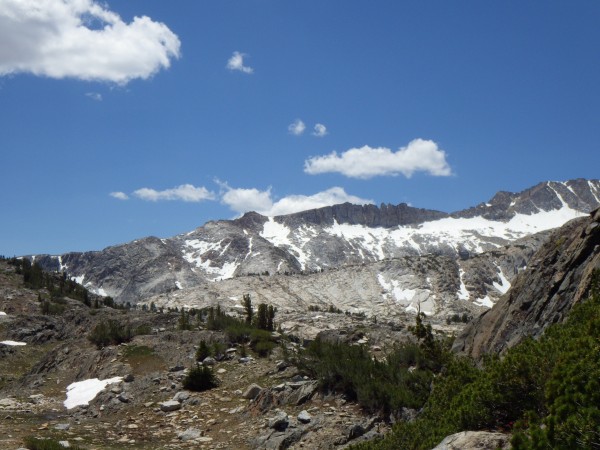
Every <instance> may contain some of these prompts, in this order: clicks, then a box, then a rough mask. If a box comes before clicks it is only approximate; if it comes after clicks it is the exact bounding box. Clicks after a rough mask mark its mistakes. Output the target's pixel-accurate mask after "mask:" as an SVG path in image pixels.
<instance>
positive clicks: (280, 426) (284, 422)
mask: <svg viewBox="0 0 600 450" xmlns="http://www.w3.org/2000/svg"><path fill="white" fill-rule="evenodd" d="M289 423H290V419H289V417H288V415H287V414H286V413H285V412H283V411H279V412H278V413H277V414H276V415H275V417H272V418H270V419H268V421H267V425H268V426H269V428H273V429H274V430H277V431H283V430H285V429H286V428H287V427H288V425H289Z"/></svg>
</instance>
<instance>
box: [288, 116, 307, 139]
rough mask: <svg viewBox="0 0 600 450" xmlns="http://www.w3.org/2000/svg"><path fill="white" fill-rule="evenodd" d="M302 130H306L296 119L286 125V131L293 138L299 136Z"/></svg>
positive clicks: (302, 123)
mask: <svg viewBox="0 0 600 450" xmlns="http://www.w3.org/2000/svg"><path fill="white" fill-rule="evenodd" d="M304 130H306V125H305V124H304V122H302V121H301V120H300V119H296V120H294V121H293V122H292V123H290V124H289V125H288V131H289V132H290V134H293V135H294V136H300V135H301V134H302V133H304Z"/></svg>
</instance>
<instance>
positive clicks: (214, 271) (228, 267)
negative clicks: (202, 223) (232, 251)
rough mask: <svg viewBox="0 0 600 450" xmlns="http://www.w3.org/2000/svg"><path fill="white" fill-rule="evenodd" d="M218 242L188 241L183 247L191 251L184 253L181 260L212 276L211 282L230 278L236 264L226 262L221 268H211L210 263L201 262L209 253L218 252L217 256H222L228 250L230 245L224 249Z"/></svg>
mask: <svg viewBox="0 0 600 450" xmlns="http://www.w3.org/2000/svg"><path fill="white" fill-rule="evenodd" d="M222 242H223V241H222V240H221V241H219V242H206V241H201V240H200V239H190V240H187V241H185V246H186V247H188V248H191V249H192V250H191V251H188V252H184V253H183V258H184V259H185V260H186V261H187V262H189V263H191V264H195V265H196V267H198V268H201V269H203V270H204V271H205V272H206V273H208V274H211V275H213V276H214V278H213V281H218V280H224V279H227V278H232V277H233V274H234V273H235V271H236V269H237V268H238V265H239V264H238V263H236V262H226V263H224V264H223V266H222V267H219V266H212V265H211V263H212V261H211V260H210V259H208V258H206V260H205V261H202V255H204V254H205V253H206V252H209V251H215V252H217V251H218V252H219V256H221V255H223V253H225V252H226V251H227V249H228V248H229V245H230V244H227V245H226V246H225V247H224V248H223V247H222V246H221V243H222Z"/></svg>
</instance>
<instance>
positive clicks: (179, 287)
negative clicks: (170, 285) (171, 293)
mask: <svg viewBox="0 0 600 450" xmlns="http://www.w3.org/2000/svg"><path fill="white" fill-rule="evenodd" d="M175 286H176V287H177V289H183V286H182V285H181V283H180V282H179V280H177V281H176V282H175Z"/></svg>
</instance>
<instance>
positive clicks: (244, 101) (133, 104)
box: [0, 0, 600, 256]
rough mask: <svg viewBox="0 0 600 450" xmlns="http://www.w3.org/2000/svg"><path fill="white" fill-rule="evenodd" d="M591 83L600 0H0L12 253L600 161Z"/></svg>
mask: <svg viewBox="0 0 600 450" xmlns="http://www.w3.org/2000/svg"><path fill="white" fill-rule="evenodd" d="M136 17H137V18H136ZM599 104H600V3H599V2H597V1H577V2H567V1H561V2H558V1H548V2H534V1H519V2H517V1H506V2H481V1H455V2H448V1H442V0H440V1H401V2H400V1H392V0H390V1H387V0H384V1H378V2H367V1H358V0H328V1H322V0H319V1H317V0H314V1H313V0H307V1H303V2H288V1H281V0H240V1H233V0H214V1H213V0H202V1H195V0H194V1H192V0H186V1H183V0H182V1H178V2H165V1H164V0H143V1H142V0H127V1H124V0H120V1H116V0H112V1H111V0H109V1H107V2H103V3H94V2H93V1H92V0H77V1H75V0H71V1H67V2H66V3H65V2H63V1H62V0H60V1H59V0H0V167H1V169H2V177H0V189H1V192H2V194H1V196H0V211H2V213H1V214H2V215H1V219H0V254H4V255H8V256H12V255H21V254H31V253H54V254H56V253H62V252H66V251H87V250H99V249H102V248H104V247H106V246H109V245H115V244H119V243H123V242H127V241H130V240H133V239H136V238H140V237H144V236H149V235H154V236H159V237H168V236H172V235H175V234H178V233H183V232H187V231H190V230H192V229H194V228H195V227H198V226H201V225H203V224H204V223H205V222H206V221H208V220H217V219H229V218H233V217H236V216H238V215H239V214H241V213H243V212H244V211H245V210H251V209H254V210H259V211H260V212H262V213H265V214H268V213H271V214H278V213H286V212H292V211H295V210H298V209H304V208H309V207H317V206H321V205H325V204H332V203H338V202H343V201H346V200H349V201H354V202H374V203H375V204H380V203H392V204H398V203H401V202H407V203H410V204H412V205H413V206H416V207H423V208H431V209H438V210H442V211H448V212H450V211H455V210H459V209H463V208H466V207H469V206H473V205H475V204H477V203H480V202H482V201H486V200H487V199H489V198H490V197H491V196H492V195H493V194H494V193H495V192H497V191H499V190H508V191H520V190H522V189H525V188H527V187H530V186H532V185H534V184H536V183H538V182H540V181H546V180H567V179H571V178H578V177H584V178H598V177H599V175H600V173H599V171H598V168H599V167H600V151H599V149H598V142H599V138H600V107H599ZM300 131H302V132H300ZM334 152H335V153H334Z"/></svg>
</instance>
